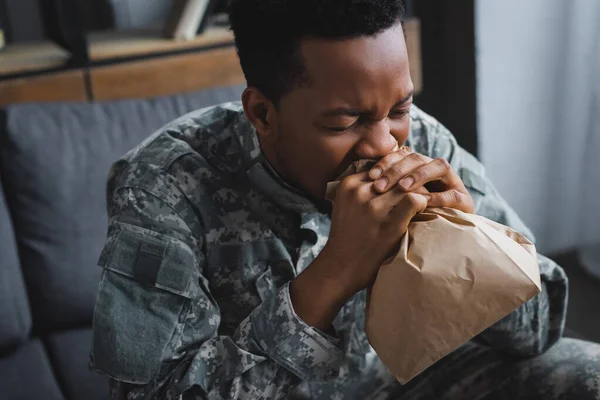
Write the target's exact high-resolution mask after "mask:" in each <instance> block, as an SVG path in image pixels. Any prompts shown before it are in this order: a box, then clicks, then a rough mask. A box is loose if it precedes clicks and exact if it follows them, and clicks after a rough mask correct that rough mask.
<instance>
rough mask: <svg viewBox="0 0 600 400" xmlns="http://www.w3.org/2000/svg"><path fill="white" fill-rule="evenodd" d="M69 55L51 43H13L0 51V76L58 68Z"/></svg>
mask: <svg viewBox="0 0 600 400" xmlns="http://www.w3.org/2000/svg"><path fill="white" fill-rule="evenodd" d="M68 60H69V53H68V52H67V51H65V50H63V49H61V48H60V47H58V46H57V45H55V44H54V43H52V42H35V43H14V44H9V45H8V46H6V48H4V49H2V51H0V75H9V74H17V73H24V72H34V71H44V70H49V69H53V68H59V67H61V66H63V65H65V63H66V62H67V61H68Z"/></svg>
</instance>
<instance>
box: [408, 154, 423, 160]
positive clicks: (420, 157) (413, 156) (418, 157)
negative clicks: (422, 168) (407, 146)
mask: <svg viewBox="0 0 600 400" xmlns="http://www.w3.org/2000/svg"><path fill="white" fill-rule="evenodd" d="M407 157H408V158H409V159H410V160H413V161H423V160H425V156H423V155H422V154H419V153H410V154H409V155H408V156H407Z"/></svg>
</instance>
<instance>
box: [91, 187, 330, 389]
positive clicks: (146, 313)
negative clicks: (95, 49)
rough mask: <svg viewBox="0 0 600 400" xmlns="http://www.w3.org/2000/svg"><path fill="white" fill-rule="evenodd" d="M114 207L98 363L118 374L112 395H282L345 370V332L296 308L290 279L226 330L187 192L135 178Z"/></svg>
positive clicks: (99, 307)
mask: <svg viewBox="0 0 600 400" xmlns="http://www.w3.org/2000/svg"><path fill="white" fill-rule="evenodd" d="M173 204H176V207H173ZM109 208H110V211H109V216H110V223H109V231H108V239H107V241H106V244H105V247H104V249H103V251H102V255H101V257H100V266H101V267H103V273H102V278H101V282H100V285H99V291H98V296H97V300H96V308H95V312H94V321H93V348H92V353H91V367H92V368H93V369H95V370H97V371H99V372H101V373H103V374H106V375H108V376H109V378H110V381H111V393H112V398H114V399H117V398H119V399H120V398H123V399H129V398H132V399H133V398H135V399H138V398H143V399H179V398H181V399H188V398H191V399H207V398H208V399H257V398H263V399H280V398H285V396H286V393H287V391H288V389H289V388H290V387H291V386H293V385H296V384H298V383H299V382H300V381H301V380H306V381H323V380H327V379H331V378H333V377H335V376H337V374H338V371H339V365H340V361H341V359H342V352H341V350H340V349H339V348H338V347H337V339H336V338H334V337H331V336H328V335H326V334H325V333H323V332H320V331H318V330H316V329H313V328H312V327H310V326H308V325H307V324H306V323H304V322H303V321H302V320H301V319H300V318H299V317H298V316H297V315H296V314H295V312H294V309H293V307H292V304H291V301H290V296H289V289H288V286H287V285H285V286H283V287H282V288H281V289H280V290H279V291H278V292H277V293H276V294H275V295H273V296H272V297H271V298H268V299H266V300H265V301H264V302H263V303H262V304H261V305H259V306H258V307H256V308H255V309H254V310H253V311H252V312H251V314H250V315H249V316H248V317H247V318H246V319H245V320H244V321H243V322H242V323H241V324H240V325H239V326H238V327H237V330H236V331H235V333H234V334H233V335H232V336H224V335H220V334H219V325H220V319H221V315H220V312H219V307H218V305H217V303H216V302H215V300H214V299H213V297H212V295H211V293H210V285H209V282H208V281H207V279H206V278H205V276H204V274H203V273H204V259H205V256H204V254H203V251H202V246H203V243H202V242H201V241H202V237H201V235H198V234H193V233H192V232H193V230H192V229H190V226H189V224H187V223H186V220H188V221H189V215H190V211H189V209H188V208H186V206H185V205H182V202H172V201H171V202H169V204H167V202H165V201H163V199H161V198H159V197H158V196H156V195H155V194H151V193H149V192H147V191H145V190H143V189H140V188H132V187H125V188H120V189H118V190H117V191H115V192H114V194H113V196H112V198H111V199H110V206H109ZM182 214H185V218H182Z"/></svg>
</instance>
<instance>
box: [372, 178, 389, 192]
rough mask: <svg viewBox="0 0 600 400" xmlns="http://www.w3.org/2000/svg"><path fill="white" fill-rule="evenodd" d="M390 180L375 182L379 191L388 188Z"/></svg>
mask: <svg viewBox="0 0 600 400" xmlns="http://www.w3.org/2000/svg"><path fill="white" fill-rule="evenodd" d="M387 183H388V180H387V179H386V178H381V179H379V180H378V181H377V182H375V187H376V188H377V189H379V190H383V189H385V187H386V186H387Z"/></svg>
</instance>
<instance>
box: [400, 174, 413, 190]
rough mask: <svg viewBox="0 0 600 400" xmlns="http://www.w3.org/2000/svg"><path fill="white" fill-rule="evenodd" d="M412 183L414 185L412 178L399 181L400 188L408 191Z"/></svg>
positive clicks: (408, 177)
mask: <svg viewBox="0 0 600 400" xmlns="http://www.w3.org/2000/svg"><path fill="white" fill-rule="evenodd" d="M413 183H415V180H414V178H413V177H412V176H407V177H406V178H404V179H402V180H401V181H400V186H402V187H403V188H404V189H410V187H411V186H412V184H413Z"/></svg>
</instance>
